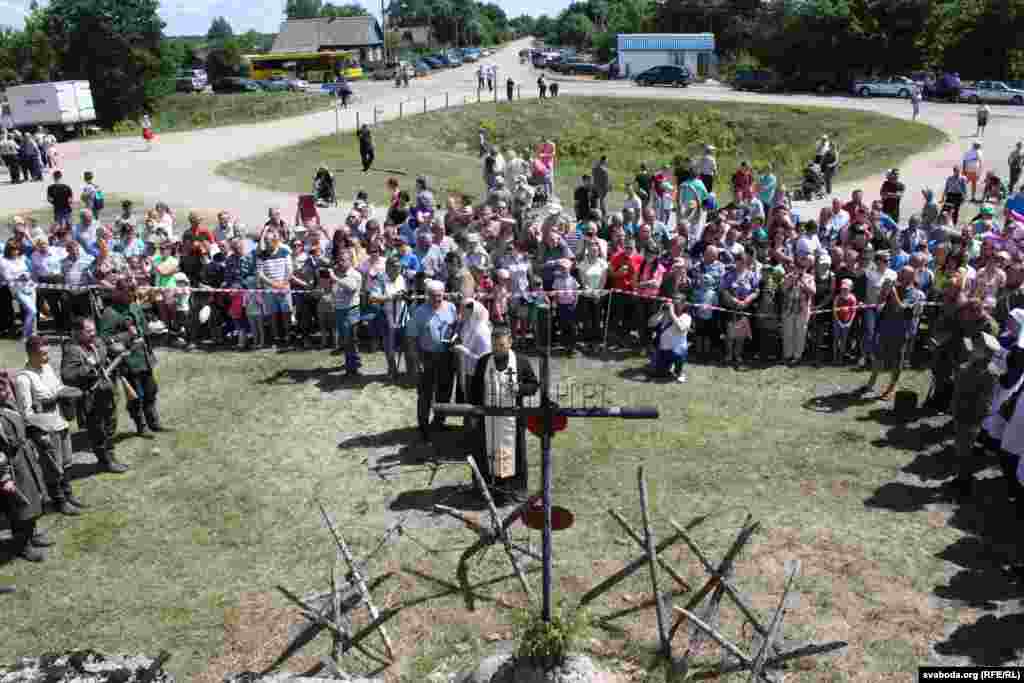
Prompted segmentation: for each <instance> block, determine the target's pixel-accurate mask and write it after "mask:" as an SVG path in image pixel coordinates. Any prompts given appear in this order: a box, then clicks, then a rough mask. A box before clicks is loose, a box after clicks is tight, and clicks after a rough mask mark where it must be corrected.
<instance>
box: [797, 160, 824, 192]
mask: <svg viewBox="0 0 1024 683" xmlns="http://www.w3.org/2000/svg"><path fill="white" fill-rule="evenodd" d="M793 194H794V197H793V198H794V199H796V200H797V201H811V200H814V199H823V198H824V197H825V174H824V173H822V172H821V167H820V166H819V165H818V164H816V163H814V162H813V161H812V162H811V163H809V164H807V167H806V168H805V169H804V179H803V181H802V182H801V183H800V187H799V188H798V189H797V190H796V192H794V193H793Z"/></svg>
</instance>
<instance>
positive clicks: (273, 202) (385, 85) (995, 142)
mask: <svg viewBox="0 0 1024 683" xmlns="http://www.w3.org/2000/svg"><path fill="white" fill-rule="evenodd" d="M526 45H528V41H517V42H515V43H512V44H510V45H508V46H506V47H505V48H504V49H502V50H501V51H499V52H498V53H497V54H495V55H493V56H492V57H491V58H489V60H487V61H490V62H493V63H495V64H497V65H498V80H499V83H500V84H503V83H504V81H505V79H506V78H507V77H508V76H509V75H511V76H512V78H513V79H514V80H515V81H516V83H517V84H519V85H520V86H521V88H522V96H523V97H524V98H526V97H536V95H537V89H536V85H535V82H536V76H537V72H536V71H535V70H534V69H533V68H532V67H530V66H529V65H521V64H520V63H519V58H518V51H519V50H520V49H522V48H523V47H525V46H526ZM545 73H547V74H549V77H550V72H545ZM475 74H476V65H475V64H466V65H463V66H461V67H459V68H456V69H449V70H445V71H442V72H440V73H433V74H432V75H431V76H429V77H427V78H423V79H415V80H414V81H412V82H411V84H410V87H409V88H402V89H398V88H395V87H394V84H393V83H392V82H391V81H378V82H365V83H357V84H355V86H354V87H355V91H356V94H357V96H358V98H359V101H358V103H357V104H356V105H354V106H353V107H351V108H349V109H348V110H346V111H342V112H340V113H339V112H335V111H334V110H328V111H323V112H317V113H314V114H308V115H305V116H301V117H295V118H288V119H281V120H275V121H267V122H263V123H255V124H246V125H238V126H229V127H222V128H211V129H205V130H197V131H191V132H184V133H169V134H164V135H161V136H160V139H159V142H158V144H157V145H155V146H154V148H153V149H152V151H147V150H146V148H145V145H144V144H143V142H142V140H141V139H136V138H104V139H94V140H77V141H71V142H68V143H64V144H63V145H61V152H62V154H63V157H64V164H63V165H64V169H65V177H66V178H69V179H70V180H71V183H72V186H73V188H74V189H76V190H77V188H78V186H80V184H81V177H82V173H83V172H84V171H86V170H91V171H93V172H95V174H96V179H97V181H98V182H99V183H100V185H101V187H102V188H103V189H104V191H106V192H107V193H108V194H110V193H116V194H122V195H129V196H137V197H141V198H142V199H144V201H145V204H146V205H147V206H151V205H152V204H153V203H154V202H156V201H157V200H163V201H165V202H167V203H168V204H169V205H170V206H172V207H174V208H195V209H203V210H215V209H221V208H228V209H231V210H233V211H234V212H235V213H236V214H238V215H239V216H240V218H241V219H242V221H243V222H244V223H245V224H246V225H249V226H254V225H258V224H260V223H262V221H263V220H265V217H266V213H267V209H268V208H270V207H273V206H277V207H281V208H282V209H283V211H284V213H285V215H286V216H289V215H292V214H293V213H294V210H295V203H296V195H294V194H291V193H284V192H276V191H273V190H268V189H265V188H259V187H254V186H251V185H246V184H243V183H239V182H237V181H234V180H231V179H228V178H224V177H222V176H218V175H217V174H216V173H215V168H216V167H217V166H218V165H219V164H221V163H223V162H227V161H233V160H236V159H240V158H243V157H247V156H251V155H254V154H259V153H262V152H267V151H270V150H272V149H275V148H278V147H282V146H287V145H292V144H295V143H298V142H302V141H304V140H308V139H310V138H313V137H318V136H323V135H329V134H332V133H339V134H342V135H349V136H352V132H351V131H352V130H354V128H355V124H356V113H357V112H358V117H359V120H360V121H362V122H367V121H373V120H374V110H377V117H378V120H385V119H388V118H394V117H397V116H398V111H399V104H400V103H401V105H402V109H403V113H404V115H406V116H409V115H413V114H414V113H417V112H422V111H423V109H424V99H425V98H426V106H427V108H428V109H430V110H435V109H443V108H444V107H445V105H446V101H447V105H448V106H451V107H455V106H459V105H461V104H463V103H464V102H465V101H475V100H476V99H477V90H476V75H475ZM559 80H560V88H561V90H560V95H562V94H564V95H599V96H609V97H650V98H678V99H688V100H703V101H721V102H756V103H767V104H788V105H800V106H818V107H831V108H846V109H859V110H867V111H874V112H878V113H882V114H888V115H891V116H896V117H899V118H904V119H909V118H911V105H910V103H909V102H908V101H906V100H901V99H895V98H875V99H863V98H856V97H843V96H817V95H762V94H754V93H742V92H736V91H733V90H732V89H730V88H726V87H723V86H721V85H717V84H707V85H694V86H690V87H688V88H661V87H654V88H640V87H637V86H636V85H634V84H633V83H631V82H628V81H612V82H608V81H594V80H587V79H571V78H565V79H561V78H560V79H559ZM499 93H500V94H501V95H503V94H504V87H503V85H502V87H501V88H500V89H499ZM484 96H485V97H486V96H487V94H486V93H485V95H484ZM196 97H216V96H215V95H210V94H201V95H196ZM920 120H921V121H922V122H924V123H928V124H930V125H933V126H935V127H936V128H939V129H940V130H942V131H943V132H945V133H946V135H947V138H948V139H947V142H946V143H945V144H943V145H941V146H939V147H937V148H935V149H933V150H929V151H926V152H924V153H921V154H919V155H916V156H914V157H912V158H911V159H908V160H906V161H905V162H904V163H903V164H901V174H902V178H903V182H904V183H905V184H906V185H907V195H906V198H905V199H904V207H905V208H904V214H908V211H907V209H908V208H909V209H910V210H915V209H917V208H919V207H920V205H921V199H920V190H921V189H922V188H925V187H931V188H934V189H935V190H936V192H939V191H941V189H942V186H943V184H944V180H945V178H946V176H947V175H948V174H949V172H950V169H951V168H952V166H953V165H954V164H955V163H957V162H958V161H959V159H960V158H961V156H962V155H963V153H964V152H965V151H966V150H967V148H968V146H969V144H970V142H971V141H972V140H973V137H972V135H973V133H974V130H975V123H974V107H973V106H971V105H967V104H939V103H928V102H925V103H923V104H922V113H921V116H920ZM822 132H826V131H818V130H809V131H807V136H808V155H810V153H811V146H812V144H813V141H814V139H815V138H817V136H818V135H820V134H821V133H822ZM542 135H543V132H541V131H538V137H540V136H542ZM1022 138H1024V107H1014V106H1009V105H1007V106H993V107H992V115H991V117H990V121H989V127H988V131H987V133H986V136H985V138H984V147H983V151H984V152H985V153H986V158H987V160H989V161H988V163H992V164H993V165H994V168H995V169H996V170H997V171H998V172H1000V173H1001V174H1003V175H1004V176H1005V175H1006V174H1007V164H1006V158H1007V156H1008V154H1009V152H1010V149H1011V148H1012V147H1013V145H1014V143H1016V142H1017V140H1019V139H1022ZM352 141H353V144H355V140H354V136H352ZM840 143H841V141H840ZM313 171H314V169H312V168H311V169H310V173H309V175H310V179H312V176H313ZM884 171H885V169H884V168H879V169H878V171H877V173H876V174H875V175H874V176H871V177H868V178H859V179H847V178H843V177H842V176H840V178H839V179H838V180H839V182H838V184H837V185H836V186H835V187H834V188H833V189H834V190H835V193H836V194H837V195H839V196H842V197H849V194H850V192H851V191H852V190H853V189H855V188H863V189H864V190H865V194H866V197H867V198H868V199H872V198H875V197H877V195H878V190H879V188H880V187H881V184H882V181H883V175H884ZM348 172H351V173H355V174H358V175H362V174H361V173H359V170H358V169H352V170H351V171H348ZM383 180H384V177H383V176H382V175H381V174H376V175H374V174H370V175H369V176H366V181H365V183H372V182H383ZM360 181H361V182H360V183H359V184H363V182H362V179H360ZM339 185H340V186H341V187H342V188H346V187H349V186H350V182H349V180H348V178H346V177H345V174H344V173H343V174H342V175H341V177H340V178H339ZM44 195H45V183H25V184H21V185H8V186H3V185H0V213H3V214H8V213H12V212H14V211H17V210H21V209H32V208H38V207H40V206H45V198H44ZM343 199H344V195H343ZM823 203H824V202H821V201H819V202H815V203H812V204H808V203H802V204H801V206H803V207H804V210H805V211H807V212H811V211H814V212H816V208H817V207H818V206H820V205H821V204H823ZM113 208H115V207H110V209H111V210H112V209H113ZM343 211H344V208H339V209H336V210H326V211H324V210H322V211H321V214H322V216H323V217H324V219H325V220H326V221H327V222H329V223H333V222H336V221H340V220H341V219H342V212H343ZM908 215H909V214H908Z"/></svg>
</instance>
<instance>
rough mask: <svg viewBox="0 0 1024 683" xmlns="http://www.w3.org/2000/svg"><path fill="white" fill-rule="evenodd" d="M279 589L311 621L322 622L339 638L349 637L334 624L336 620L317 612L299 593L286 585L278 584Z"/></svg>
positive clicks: (321, 623)
mask: <svg viewBox="0 0 1024 683" xmlns="http://www.w3.org/2000/svg"><path fill="white" fill-rule="evenodd" d="M277 590H279V591H280V592H281V594H282V595H284V597H286V598H288V600H289V601H290V602H292V603H294V604H295V605H296V606H297V607H298V608H299V609H301V610H302V615H303V616H304V617H306V618H307V619H309V620H310V621H315V622H316V623H317V624H320V625H321V626H323V627H324V628H325V629H327V630H328V631H330V632H331V633H332V634H334V635H336V636H338V637H339V638H348V634H346V633H343V632H342V631H341V629H339V628H338V627H337V626H335V625H334V622H332V621H330V620H329V619H327V618H325V617H324V616H323V615H321V614H320V613H319V612H317V611H316V610H314V609H313V608H312V607H310V606H309V605H307V604H306V603H304V602H303V601H302V600H301V599H300V598H299V597H298V596H297V595H295V594H294V593H292V592H291V591H289V590H288V589H287V588H285V587H284V586H278V587H277Z"/></svg>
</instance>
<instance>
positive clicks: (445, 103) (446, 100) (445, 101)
mask: <svg viewBox="0 0 1024 683" xmlns="http://www.w3.org/2000/svg"><path fill="white" fill-rule="evenodd" d="M444 108H445V109H447V108H448V93H445V94H444Z"/></svg>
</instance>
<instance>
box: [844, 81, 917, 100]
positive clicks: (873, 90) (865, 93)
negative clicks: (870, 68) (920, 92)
mask: <svg viewBox="0 0 1024 683" xmlns="http://www.w3.org/2000/svg"><path fill="white" fill-rule="evenodd" d="M916 87H917V84H916V83H914V81H912V80H910V79H909V78H907V77H906V76H890V77H889V78H880V79H877V80H866V81H854V82H853V88H852V90H853V92H854V94H857V95H860V96H861V97H874V96H877V95H883V96H887V97H906V98H908V99H909V98H910V93H912V92H913V91H914V88H916Z"/></svg>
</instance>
